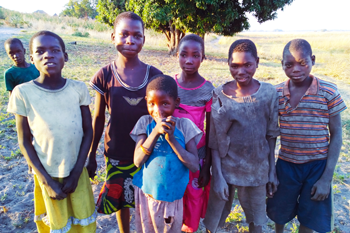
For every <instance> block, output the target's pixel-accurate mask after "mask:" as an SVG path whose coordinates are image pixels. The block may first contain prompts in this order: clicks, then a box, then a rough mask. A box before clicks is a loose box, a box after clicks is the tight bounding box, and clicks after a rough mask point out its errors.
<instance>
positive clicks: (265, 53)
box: [0, 15, 350, 232]
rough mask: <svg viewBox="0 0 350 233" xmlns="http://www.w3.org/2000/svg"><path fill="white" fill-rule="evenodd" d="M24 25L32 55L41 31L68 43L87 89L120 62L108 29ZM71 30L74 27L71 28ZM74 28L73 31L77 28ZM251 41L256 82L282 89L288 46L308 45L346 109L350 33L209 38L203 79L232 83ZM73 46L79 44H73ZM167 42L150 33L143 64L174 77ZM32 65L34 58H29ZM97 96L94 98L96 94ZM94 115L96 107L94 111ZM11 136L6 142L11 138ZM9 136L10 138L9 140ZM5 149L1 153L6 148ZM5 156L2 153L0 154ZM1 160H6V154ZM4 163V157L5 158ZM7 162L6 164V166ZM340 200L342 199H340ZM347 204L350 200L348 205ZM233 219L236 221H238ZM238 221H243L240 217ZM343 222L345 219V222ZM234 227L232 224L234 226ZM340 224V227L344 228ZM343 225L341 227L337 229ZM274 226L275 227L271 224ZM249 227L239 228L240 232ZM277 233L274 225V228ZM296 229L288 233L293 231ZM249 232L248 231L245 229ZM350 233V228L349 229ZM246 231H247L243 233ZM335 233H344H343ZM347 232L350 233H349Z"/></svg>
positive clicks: (338, 191)
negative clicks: (234, 53) (239, 55)
mask: <svg viewBox="0 0 350 233" xmlns="http://www.w3.org/2000/svg"><path fill="white" fill-rule="evenodd" d="M24 20H26V21H28V22H29V23H30V25H31V28H30V29H23V30H22V32H21V33H20V34H19V35H17V36H16V37H18V38H20V39H21V40H22V41H23V42H24V46H25V47H26V49H27V51H28V52H29V46H28V43H29V39H30V37H31V36H32V35H33V34H34V33H35V31H37V30H42V29H46V30H52V31H55V32H56V33H58V34H60V35H61V36H62V38H63V39H64V41H65V43H66V46H67V52H68V56H69V61H68V62H67V63H66V64H65V68H64V70H63V76H64V77H67V78H71V79H75V80H81V81H84V82H85V83H86V84H87V83H88V81H89V80H90V78H91V77H92V76H93V75H94V73H95V72H96V71H97V70H98V69H99V68H101V67H102V66H104V65H106V64H108V63H109V62H111V61H112V60H113V59H114V58H115V56H116V51H115V48H114V46H113V45H112V44H111V42H110V39H109V38H110V32H111V31H110V29H108V28H104V29H103V30H102V29H101V31H100V32H98V30H96V28H95V29H94V28H93V27H92V26H91V28H90V29H89V28H87V27H88V26H86V25H87V24H86V25H85V26H84V22H80V21H79V22H78V23H76V26H74V24H73V23H74V22H75V21H72V23H71V24H68V19H66V20H67V21H64V22H58V21H55V20H56V19H54V20H52V21H50V20H45V18H44V19H40V20H38V18H34V17H32V16H29V15H26V16H25V17H24ZM69 25H70V26H69ZM72 25H73V26H72ZM76 31H81V32H89V35H90V36H89V37H76V36H72V34H73V33H74V32H76ZM242 38H248V39H252V40H253V41H254V42H255V43H256V45H257V48H258V56H259V57H260V64H259V68H258V70H257V73H256V75H255V76H256V78H257V79H259V80H262V81H266V82H270V83H272V84H277V83H280V82H282V81H284V80H286V79H287V78H286V77H285V75H284V72H283V70H282V67H281V63H280V61H281V54H282V50H283V47H284V45H285V44H286V43H287V42H288V41H290V40H291V39H294V38H304V39H307V40H308V41H309V42H310V43H311V46H312V48H313V53H314V54H315V55H316V65H315V66H314V68H313V71H312V73H313V74H315V75H316V76H321V77H324V78H325V79H327V80H329V81H332V82H335V83H337V84H338V87H339V89H340V91H341V94H342V95H343V97H344V99H345V100H346V103H347V104H348V105H349V103H350V79H349V78H350V68H349V66H348V65H347V64H349V63H350V32H308V33H248V32H245V33H239V34H237V35H236V36H233V37H224V36H219V35H215V34H208V35H206V41H205V47H206V48H205V49H206V57H207V58H206V60H204V61H203V63H202V65H201V68H200V73H201V74H202V75H203V76H204V77H205V78H207V79H208V80H210V81H211V82H212V83H213V84H214V85H215V86H218V85H220V84H223V83H224V82H226V81H229V80H232V77H231V76H230V73H229V71H228V66H227V51H228V48H229V46H230V44H231V43H232V42H233V41H234V40H236V39H242ZM3 42H4V39H1V40H0V44H1V45H0V133H1V135H0V140H2V142H4V141H11V142H13V143H11V144H13V145H14V146H16V144H17V143H16V134H15V129H14V121H13V120H10V121H6V122H5V123H1V121H2V120H4V119H7V118H8V117H10V115H9V114H7V113H6V105H7V102H8V94H7V93H6V90H5V87H4V77H3V73H4V71H5V70H6V69H8V68H9V67H11V65H12V64H11V61H10V59H9V58H8V57H7V55H6V53H5V50H4V48H3V46H2V44H3ZM71 42H76V44H72V43H71ZM166 50H167V48H166V44H165V38H164V37H163V35H161V34H158V33H156V32H154V31H149V30H146V43H145V46H144V49H143V51H142V52H141V54H140V58H141V60H143V61H145V62H147V63H148V64H151V65H153V66H155V67H157V68H158V69H160V70H162V71H163V72H164V73H166V74H169V75H174V74H176V73H178V72H180V68H179V66H178V62H177V58H176V57H172V56H169V55H168V54H167V52H166ZM27 61H29V56H28V54H27ZM90 94H91V96H94V93H93V91H92V90H91V93H90ZM91 110H92V112H93V110H94V106H93V104H92V105H91ZM342 116H343V126H344V127H343V139H344V144H343V147H342V152H341V156H340V159H339V163H338V165H337V168H336V173H335V175H334V180H335V182H334V190H335V195H338V196H339V198H341V199H342V200H344V203H345V202H347V201H348V200H350V196H349V195H343V194H345V193H349V190H350V188H349V187H350V186H349V184H350V177H349V175H348V174H349V173H350V166H349V164H350V155H349V154H348V151H349V148H350V117H349V116H350V115H349V110H346V111H345V113H344V114H342ZM5 134H6V136H5ZM7 134H8V135H7ZM0 149H1V148H0ZM0 153H1V151H0ZM12 154H13V156H14V157H16V156H18V155H17V154H16V150H15V149H14V150H13V153H11V156H12ZM0 155H1V154H0ZM1 156H2V158H4V156H3V155H1ZM0 161H1V160H0ZM336 197H337V196H336ZM344 198H345V199H344ZM235 209H236V210H235V211H236V212H241V210H239V208H235ZM232 216H233V217H232ZM235 216H236V217H235ZM237 216H238V217H237ZM240 216H241V215H239V214H233V215H231V218H230V219H232V222H233V224H235V223H234V222H235V220H237V219H239V218H240ZM344 218H345V219H348V218H349V211H347V212H346V214H345V215H344ZM339 219H343V218H342V217H339ZM230 221H231V220H230ZM339 222H340V223H339ZM337 224H338V225H337ZM339 224H341V221H340V220H339V221H338V222H337V221H336V226H337V227H338V228H337V229H341V227H340V225H339ZM270 225H271V224H270ZM241 227H244V225H239V226H238V227H237V229H238V230H239V229H240V228H241ZM270 227H272V225H271V226H270ZM293 227H294V226H293V225H290V226H289V228H288V229H290V231H291V232H296V231H293V229H292V228H293ZM242 229H243V228H242ZM349 229H350V228H349ZM242 231H243V230H242ZM335 232H342V231H341V230H338V231H335ZM343 232H346V231H343Z"/></svg>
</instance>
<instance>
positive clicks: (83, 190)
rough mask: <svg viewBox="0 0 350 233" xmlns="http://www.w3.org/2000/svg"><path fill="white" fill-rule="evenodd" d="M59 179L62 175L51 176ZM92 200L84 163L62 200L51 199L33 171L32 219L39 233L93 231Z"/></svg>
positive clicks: (60, 179)
mask: <svg viewBox="0 0 350 233" xmlns="http://www.w3.org/2000/svg"><path fill="white" fill-rule="evenodd" d="M53 179H54V180H56V181H58V182H60V183H62V182H63V178H53ZM96 218H97V213H96V211H95V200H94V195H93V193H92V188H91V184H90V179H89V175H88V173H87V170H86V168H85V167H84V169H83V171H82V173H81V175H80V177H79V181H78V185H77V188H76V189H75V191H74V192H73V193H70V194H68V195H67V197H66V198H65V199H63V200H53V199H51V198H50V197H49V195H48V194H47V191H46V188H45V187H44V185H43V184H42V183H41V182H40V181H39V180H38V178H37V176H36V175H35V174H34V221H35V223H36V226H37V229H38V232H39V233H49V232H51V233H55V232H68V231H69V232H81V233H90V232H95V231H96Z"/></svg>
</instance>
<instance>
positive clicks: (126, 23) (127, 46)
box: [112, 19, 145, 58]
mask: <svg viewBox="0 0 350 233" xmlns="http://www.w3.org/2000/svg"><path fill="white" fill-rule="evenodd" d="M112 41H113V43H114V45H115V47H116V49H117V50H118V52H119V53H121V54H122V55H123V56H124V57H130V58H132V57H135V56H137V54H138V53H139V52H140V51H141V49H142V47H143V44H144V43H145V36H144V34H143V28H142V23H141V22H140V21H138V20H133V19H122V20H121V21H120V22H119V23H118V24H117V25H116V27H115V28H114V33H112Z"/></svg>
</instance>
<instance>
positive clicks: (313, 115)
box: [276, 75, 346, 164]
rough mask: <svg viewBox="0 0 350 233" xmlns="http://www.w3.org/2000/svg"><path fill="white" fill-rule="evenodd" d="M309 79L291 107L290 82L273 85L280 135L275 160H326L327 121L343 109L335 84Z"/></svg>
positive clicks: (344, 107)
mask: <svg viewBox="0 0 350 233" xmlns="http://www.w3.org/2000/svg"><path fill="white" fill-rule="evenodd" d="M310 77H311V78H312V79H313V80H312V83H311V85H310V87H309V88H308V89H307V91H306V92H305V94H304V96H303V97H302V98H301V100H300V102H299V103H298V105H297V106H296V107H295V108H292V107H291V105H290V92H289V82H290V80H287V81H286V82H284V83H281V84H279V85H277V86H276V89H277V92H278V95H279V110H278V112H279V122H280V132H281V149H280V152H279V158H280V159H283V160H286V161H289V162H292V163H299V164H301V163H307V162H310V161H313V160H321V159H326V158H327V155H328V146H329V131H328V124H329V118H330V117H332V116H335V115H337V114H339V113H340V112H342V111H344V110H345V109H346V106H345V103H344V101H343V99H342V98H341V96H340V94H339V92H338V89H337V86H336V85H335V84H333V83H330V82H326V81H324V80H321V79H318V78H316V77H314V76H312V75H310Z"/></svg>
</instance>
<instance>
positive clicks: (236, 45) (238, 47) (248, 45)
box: [228, 39, 258, 61]
mask: <svg viewBox="0 0 350 233" xmlns="http://www.w3.org/2000/svg"><path fill="white" fill-rule="evenodd" d="M234 52H249V53H251V54H252V56H253V57H254V58H255V59H257V58H258V52H257V51H256V46H255V44H254V42H253V41H251V40H249V39H241V40H236V41H235V42H233V43H232V44H231V46H230V49H229V51H228V61H229V60H230V59H231V58H232V53H234Z"/></svg>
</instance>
